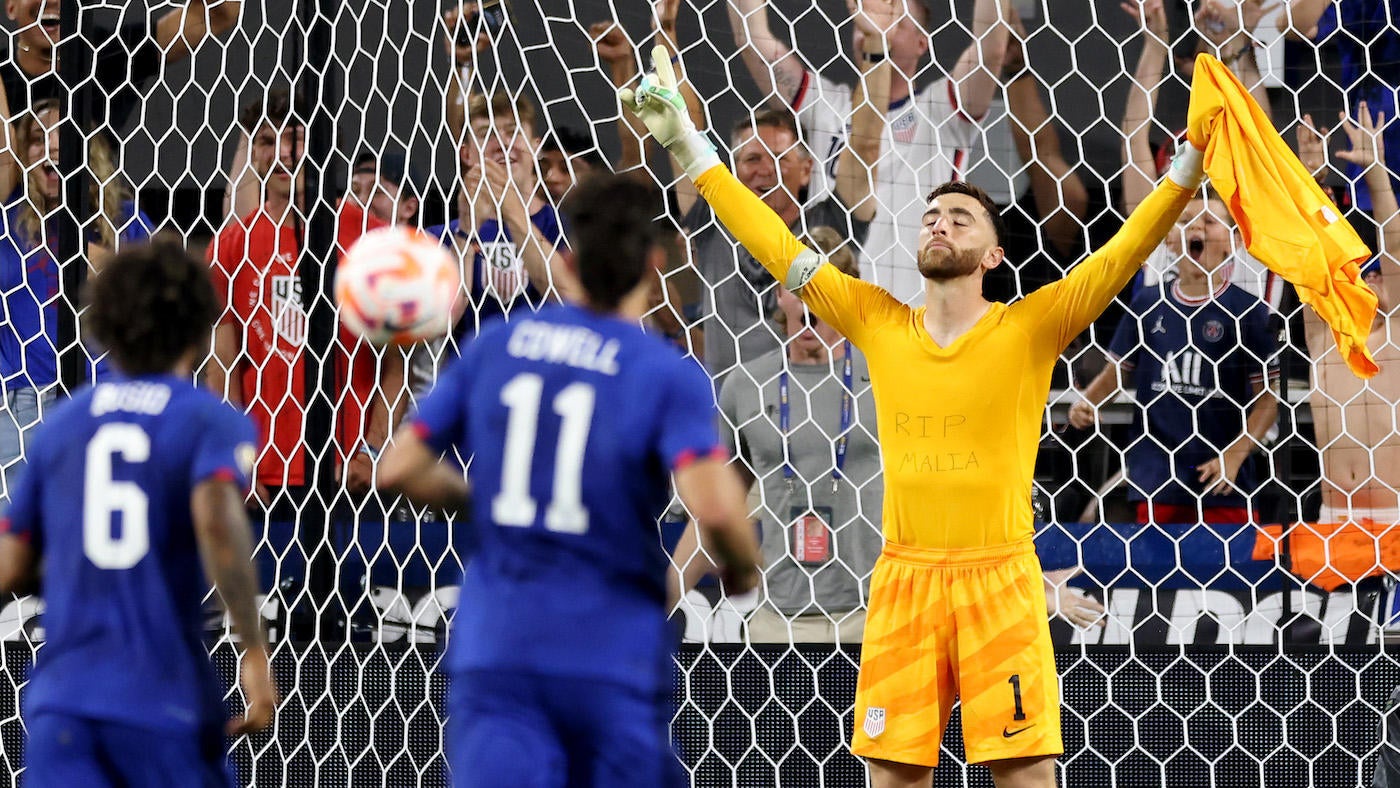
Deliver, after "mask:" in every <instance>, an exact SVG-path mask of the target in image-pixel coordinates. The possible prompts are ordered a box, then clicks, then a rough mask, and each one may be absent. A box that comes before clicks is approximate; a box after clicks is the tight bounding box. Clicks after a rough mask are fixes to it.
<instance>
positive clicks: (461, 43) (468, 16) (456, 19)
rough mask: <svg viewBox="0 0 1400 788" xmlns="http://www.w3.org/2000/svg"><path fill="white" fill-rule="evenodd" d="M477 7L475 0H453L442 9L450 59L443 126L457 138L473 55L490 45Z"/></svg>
mask: <svg viewBox="0 0 1400 788" xmlns="http://www.w3.org/2000/svg"><path fill="white" fill-rule="evenodd" d="M480 16H481V7H480V6H479V5H477V4H476V3H475V2H467V3H461V2H458V3H453V4H452V5H449V6H448V7H447V9H446V10H444V11H443V12H442V34H443V38H442V44H443V49H444V50H445V51H446V52H447V57H448V58H450V59H451V60H452V67H453V74H452V76H451V77H449V78H448V80H447V96H446V105H447V127H448V129H449V130H450V131H451V132H452V138H453V139H454V140H457V141H460V140H461V139H462V133H463V131H464V130H465V129H466V123H467V103H466V102H467V94H469V93H471V81H472V73H473V71H474V70H475V68H476V61H477V58H478V57H479V56H480V55H481V53H482V52H485V51H486V50H487V49H489V48H490V46H491V36H490V35H489V34H488V32H487V28H486V25H485V24H482V23H481V19H480Z"/></svg>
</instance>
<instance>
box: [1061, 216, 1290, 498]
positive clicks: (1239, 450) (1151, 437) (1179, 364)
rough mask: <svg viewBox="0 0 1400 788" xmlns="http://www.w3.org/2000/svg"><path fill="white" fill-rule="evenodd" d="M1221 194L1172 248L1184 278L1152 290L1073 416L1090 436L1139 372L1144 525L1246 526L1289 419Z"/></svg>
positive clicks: (1138, 461) (1135, 447)
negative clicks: (1282, 421) (1129, 376)
mask: <svg viewBox="0 0 1400 788" xmlns="http://www.w3.org/2000/svg"><path fill="white" fill-rule="evenodd" d="M1229 216H1230V214H1229V212H1228V211H1227V210H1226V208H1225V204H1224V202H1222V201H1221V200H1220V198H1219V197H1218V196H1215V195H1214V194H1211V196H1210V197H1208V198H1198V199H1195V200H1193V201H1192V202H1191V203H1190V205H1189V206H1187V208H1186V210H1185V211H1184V212H1183V213H1182V217H1183V223H1182V224H1181V225H1179V228H1178V229H1179V232H1178V233H1177V235H1176V237H1175V238H1172V239H1170V240H1169V241H1168V245H1169V248H1170V249H1171V250H1172V251H1173V252H1175V253H1176V254H1177V255H1178V258H1179V259H1178V264H1177V271H1178V276H1177V278H1176V279H1175V280H1172V281H1168V282H1163V283H1161V284H1160V285H1159V286H1157V287H1148V288H1144V289H1142V290H1140V291H1139V292H1138V293H1137V295H1136V296H1134V297H1133V300H1132V303H1131V304H1130V306H1129V308H1128V313H1127V314H1126V315H1124V317H1123V319H1122V320H1121V321H1120V322H1119V324H1118V330H1117V331H1115V332H1114V335H1113V341H1112V342H1111V343H1110V344H1109V353H1108V356H1109V363H1108V364H1107V365H1106V366H1105V367H1104V369H1103V371H1102V372H1100V373H1099V375H1098V376H1097V377H1096V378H1094V380H1093V381H1092V382H1091V383H1090V384H1089V385H1088V386H1087V387H1086V388H1085V390H1084V399H1083V400H1081V401H1080V402H1077V403H1075V404H1074V405H1073V406H1072V407H1071V409H1070V423H1071V424H1073V425H1074V426H1076V427H1081V428H1082V427H1087V426H1089V425H1091V424H1092V423H1093V421H1094V418H1095V413H1096V411H1095V408H1096V406H1097V405H1098V404H1100V403H1103V402H1104V401H1106V400H1107V399H1108V398H1109V397H1111V396H1112V395H1113V394H1114V393H1116V392H1117V391H1118V386H1119V379H1120V375H1121V374H1122V373H1123V372H1127V371H1133V372H1134V374H1135V377H1136V384H1135V388H1134V396H1135V397H1136V399H1137V402H1138V405H1139V408H1138V410H1137V411H1136V412H1135V414H1134V416H1133V432H1132V435H1133V436H1134V440H1133V442H1132V443H1131V445H1129V446H1128V450H1127V463H1126V468H1125V471H1126V476H1127V480H1128V485H1129V492H1128V499H1129V500H1130V501H1133V502H1135V503H1136V504H1137V510H1138V516H1137V519H1138V522H1140V523H1147V522H1156V523H1183V522H1190V523H1195V522H1206V523H1243V522H1250V521H1252V520H1254V519H1256V518H1254V517H1253V515H1252V513H1251V511H1250V509H1249V495H1250V494H1251V493H1253V492H1254V490H1255V489H1256V488H1257V487H1258V485H1259V483H1260V482H1261V481H1262V479H1260V477H1259V474H1257V473H1256V472H1255V469H1254V467H1253V466H1254V464H1253V462H1252V461H1251V458H1250V455H1251V454H1252V453H1253V452H1254V450H1255V449H1256V448H1260V447H1262V446H1263V445H1264V439H1265V437H1266V436H1267V434H1268V432H1269V430H1270V428H1272V427H1273V426H1274V423H1275V422H1276V421H1277V419H1278V400H1277V399H1276V397H1275V393H1274V392H1275V391H1276V390H1277V386H1276V384H1277V382H1278V356H1277V353H1276V350H1277V341H1276V340H1275V337H1274V335H1273V334H1272V333H1271V332H1270V331H1269V327H1268V322H1269V310H1268V307H1267V306H1266V305H1265V304H1264V303H1263V302H1262V301H1260V300H1259V298H1258V297H1257V296H1255V295H1253V294H1251V293H1248V292H1246V291H1244V290H1242V289H1240V288H1238V287H1236V286H1234V285H1232V284H1230V283H1229V282H1230V274H1229V270H1228V268H1229V265H1230V255H1231V252H1232V248H1233V247H1232V240H1233V228H1232V227H1231V225H1230V224H1229V221H1230V219H1229Z"/></svg>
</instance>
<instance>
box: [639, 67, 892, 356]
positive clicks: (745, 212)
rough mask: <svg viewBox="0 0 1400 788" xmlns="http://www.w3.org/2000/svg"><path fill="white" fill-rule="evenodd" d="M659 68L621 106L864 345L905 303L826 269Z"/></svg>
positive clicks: (744, 233) (744, 236)
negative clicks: (733, 166)
mask: <svg viewBox="0 0 1400 788" xmlns="http://www.w3.org/2000/svg"><path fill="white" fill-rule="evenodd" d="M653 62H654V63H655V65H656V73H655V74H647V75H646V76H644V77H643V78H642V81H641V84H640V87H639V88H638V89H637V90H636V91H635V92H634V91H632V90H630V89H625V90H621V91H619V92H618V99H619V100H620V101H621V102H622V105H623V106H624V107H626V108H627V109H628V110H629V111H631V112H634V113H636V114H637V116H638V117H640V118H641V119H642V122H643V123H645V124H646V126H647V129H648V130H649V131H650V132H651V133H652V136H654V137H656V140H657V142H660V143H661V145H662V146H663V147H665V148H666V150H668V151H669V152H670V153H671V155H672V156H673V157H674V158H675V161H676V163H677V165H679V167H680V169H681V170H682V171H683V172H685V174H686V177H687V178H689V179H690V180H692V181H694V183H695V186H696V188H697V189H698V190H699V193H700V196H701V197H703V198H704V200H705V202H706V203H708V204H709V205H710V208H711V209H713V210H714V212H715V218H717V219H718V220H719V222H720V224H722V225H723V226H724V228H725V229H727V230H728V231H729V232H730V234H731V235H733V236H734V238H735V239H736V240H738V241H739V243H740V244H742V245H743V247H744V248H745V249H747V250H748V252H749V254H751V255H753V256H754V259H756V260H758V262H759V263H760V264H761V265H763V267H764V268H765V269H767V271H768V273H769V274H771V275H772V276H773V277H774V278H775V279H777V280H778V282H780V283H782V284H783V286H784V287H786V288H787V289H788V290H790V291H792V292H793V293H796V294H797V295H798V296H799V297H801V298H802V299H803V301H804V302H806V303H807V305H808V306H809V307H810V308H811V309H812V311H813V313H814V314H816V315H817V316H818V317H820V318H822V319H823V320H826V321H828V322H829V323H831V324H832V325H833V326H835V327H836V329H837V330H838V331H840V332H841V333H843V334H845V335H846V336H847V337H848V338H850V340H851V341H852V342H854V343H855V344H856V346H857V347H859V346H861V343H862V326H863V325H865V324H867V322H868V321H870V320H871V319H873V317H874V316H875V315H876V314H877V312H878V314H879V315H881V316H882V318H883V316H887V315H888V314H889V313H890V310H891V309H897V308H899V307H900V304H899V302H898V301H896V300H895V299H894V298H893V296H890V295H889V293H887V292H886V291H884V290H882V289H880V288H879V287H876V286H875V285H872V284H870V283H868V282H862V281H861V280H859V279H853V278H851V277H848V276H845V275H843V274H841V273H840V272H838V271H836V270H835V269H834V268H830V267H829V266H826V265H825V263H826V259H825V258H824V257H822V256H821V255H820V254H818V253H817V252H815V251H813V250H811V249H809V248H807V247H806V246H804V245H803V244H802V243H801V242H800V241H798V240H797V237H796V236H794V235H793V234H792V231H791V230H789V229H788V227H787V224H786V223H785V222H784V221H783V220H782V219H781V218H780V217H779V216H778V214H776V213H774V211H773V209H771V208H769V207H768V206H767V205H766V204H764V202H763V201H762V200H761V199H759V198H758V196H757V195H755V194H754V193H753V192H751V191H749V189H748V188H747V187H745V186H744V185H743V184H742V183H740V182H739V179H737V178H735V177H734V174H733V173H731V172H730V171H729V169H728V168H727V167H725V166H724V165H723V164H721V163H720V160H719V155H718V154H717V153H715V148H714V146H713V145H711V144H710V143H709V141H708V140H706V139H705V138H704V136H702V135H701V134H700V132H698V131H696V130H695V124H693V123H691V121H690V118H689V117H688V116H687V114H686V112H685V102H684V101H683V100H682V99H681V97H680V94H679V93H677V91H676V87H675V86H676V82H675V75H674V73H673V72H672V71H671V64H670V61H668V60H667V59H666V58H665V57H664V56H662V51H660V50H658V51H657V52H655V53H653Z"/></svg>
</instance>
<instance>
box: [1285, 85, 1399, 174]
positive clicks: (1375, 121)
mask: <svg viewBox="0 0 1400 788" xmlns="http://www.w3.org/2000/svg"><path fill="white" fill-rule="evenodd" d="M1356 114H1357V116H1358V117H1360V118H1361V123H1360V124H1358V123H1357V122H1356V121H1354V120H1352V119H1351V118H1349V117H1347V114H1346V113H1345V112H1343V113H1340V114H1339V115H1338V119H1339V120H1340V121H1341V124H1342V126H1341V128H1342V132H1343V133H1344V134H1346V135H1347V141H1348V142H1350V143H1351V147H1350V148H1349V149H1347V150H1339V151H1337V158H1339V159H1341V160H1342V161H1344V162H1347V163H1349V164H1355V165H1356V166H1357V167H1359V168H1361V173H1362V175H1363V176H1366V175H1369V174H1370V172H1371V169H1372V168H1373V167H1375V165H1376V162H1383V161H1385V137H1384V136H1382V135H1381V129H1383V128H1385V113H1384V112H1378V113H1376V115H1375V117H1372V116H1371V109H1370V107H1369V106H1367V104H1366V102H1364V101H1363V102H1361V103H1360V104H1358V105H1357V107H1356ZM1304 118H1307V116H1306V115H1305V116H1304ZM1322 133H1323V134H1324V135H1325V134H1327V132H1326V131H1325V130H1324V131H1323V132H1322ZM1325 163H1326V162H1325V161H1324V164H1325ZM1382 169H1384V167H1382Z"/></svg>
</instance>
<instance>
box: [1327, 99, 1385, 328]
mask: <svg viewBox="0 0 1400 788" xmlns="http://www.w3.org/2000/svg"><path fill="white" fill-rule="evenodd" d="M1356 114H1357V116H1358V117H1360V119H1361V123H1360V124H1359V125H1358V124H1357V123H1356V121H1354V120H1351V119H1350V118H1348V117H1347V115H1346V113H1341V114H1340V115H1339V121H1340V122H1341V124H1342V131H1344V132H1345V133H1346V135H1347V140H1348V141H1349V142H1350V143H1351V147H1350V149H1349V150H1344V151H1337V158H1339V159H1341V160H1342V161H1345V162H1348V163H1350V164H1355V165H1356V166H1357V167H1359V168H1360V169H1361V170H1362V172H1363V176H1362V177H1364V178H1365V179H1366V187H1367V188H1368V189H1370V191H1371V216H1372V218H1374V219H1375V220H1376V224H1378V225H1380V248H1379V249H1377V250H1376V254H1377V255H1378V256H1379V257H1380V261H1381V286H1380V291H1379V295H1380V297H1381V310H1382V311H1383V312H1385V313H1387V314H1389V313H1390V312H1391V311H1392V310H1394V309H1395V308H1396V306H1400V257H1397V254H1400V205H1397V204H1396V199H1395V188H1394V186H1393V184H1392V183H1391V180H1390V173H1389V172H1388V171H1387V169H1386V166H1385V137H1384V136H1383V135H1382V134H1381V129H1383V128H1385V125H1386V121H1387V118H1386V116H1385V113H1384V112H1380V113H1377V114H1376V115H1375V116H1372V115H1371V108H1370V106H1369V105H1368V104H1367V102H1365V101H1362V102H1360V103H1358V104H1357V107H1356ZM1391 122H1394V121H1393V120H1392V121H1391ZM1304 311H1305V312H1309V313H1311V312H1312V310H1311V309H1308V310H1304ZM1392 341H1396V340H1392Z"/></svg>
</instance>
